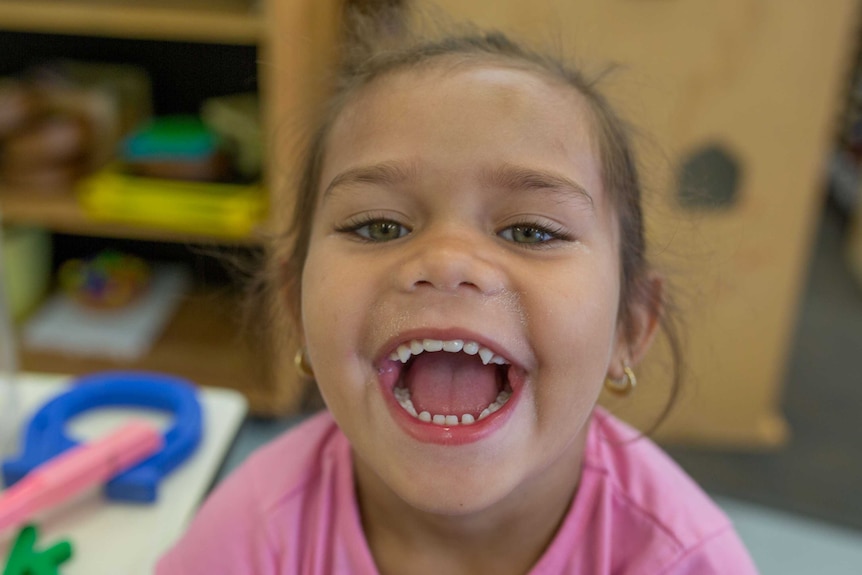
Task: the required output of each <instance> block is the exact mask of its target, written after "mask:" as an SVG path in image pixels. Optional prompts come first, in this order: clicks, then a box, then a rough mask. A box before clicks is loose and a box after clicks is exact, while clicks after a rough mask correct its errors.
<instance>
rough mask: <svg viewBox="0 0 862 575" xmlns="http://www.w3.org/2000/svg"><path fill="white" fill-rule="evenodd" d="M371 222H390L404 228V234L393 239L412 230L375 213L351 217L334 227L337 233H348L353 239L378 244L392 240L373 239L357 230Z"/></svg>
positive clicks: (369, 224)
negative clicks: (344, 222)
mask: <svg viewBox="0 0 862 575" xmlns="http://www.w3.org/2000/svg"><path fill="white" fill-rule="evenodd" d="M372 224H391V225H394V226H398V227H401V228H403V229H404V230H406V233H405V234H403V235H399V236H398V238H393V239H400V238H402V237H404V236H405V235H407V234H409V233H410V232H411V231H413V230H411V229H410V228H408V227H407V226H405V225H404V224H401V223H399V222H397V221H396V220H393V219H392V218H388V217H385V216H382V215H376V214H368V215H364V216H357V217H356V218H353V219H351V220H350V221H348V222H347V223H346V224H344V225H343V226H340V227H338V228H336V229H335V231H336V232H338V233H342V234H349V235H351V236H352V238H353V239H355V240H357V241H361V242H367V243H372V244H379V243H385V242H386V241H392V240H375V239H373V238H370V237H366V236H364V235H362V234H360V233H359V230H361V229H362V228H364V227H368V226H371V225H372Z"/></svg>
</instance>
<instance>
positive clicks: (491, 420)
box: [375, 329, 526, 446]
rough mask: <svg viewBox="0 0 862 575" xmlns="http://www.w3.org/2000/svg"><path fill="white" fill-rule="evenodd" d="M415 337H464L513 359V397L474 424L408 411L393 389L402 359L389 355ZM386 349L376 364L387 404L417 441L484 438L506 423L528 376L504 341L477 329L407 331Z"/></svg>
mask: <svg viewBox="0 0 862 575" xmlns="http://www.w3.org/2000/svg"><path fill="white" fill-rule="evenodd" d="M414 339H419V340H421V339H439V340H453V339H461V340H464V341H475V342H476V343H478V344H479V345H481V346H483V347H487V348H488V349H490V350H491V351H493V352H494V353H495V354H498V355H500V356H502V357H504V358H506V360H507V361H509V362H510V367H509V375H508V378H509V385H510V387H511V388H512V395H511V397H509V400H508V401H507V402H506V403H505V404H504V405H503V407H502V408H500V409H499V410H497V411H495V412H494V413H492V414H491V415H489V416H487V417H485V418H484V419H481V420H479V421H476V422H475V423H473V424H470V425H454V426H445V425H436V424H434V423H430V422H425V421H421V420H419V419H416V418H415V417H413V416H412V415H410V414H409V413H407V412H406V411H404V409H403V408H402V407H401V406H400V405H399V404H398V401H397V400H396V399H395V395H394V393H393V389H394V387H395V386H396V385H397V383H398V378H399V375H400V372H401V367H402V363H401V362H400V361H395V360H391V359H389V355H390V354H391V353H392V351H393V350H395V349H396V348H397V347H398V346H399V345H400V344H402V343H405V342H409V341H411V340H414ZM382 349H383V350H384V351H383V352H382V353H381V354H380V355H379V357H378V359H377V361H376V362H375V365H376V366H377V371H378V374H379V377H378V381H379V382H380V387H381V390H382V393H383V397H384V398H385V402H386V405H387V407H388V408H389V411H390V413H391V414H392V418H393V419H394V420H395V421H396V422H397V423H398V425H399V426H400V427H401V428H402V429H403V430H404V431H405V432H406V433H407V434H408V435H409V436H411V437H412V438H413V439H415V440H417V441H420V442H423V443H435V444H439V445H453V446H455V445H464V444H468V443H474V442H477V441H480V440H482V439H483V438H485V437H487V436H489V435H491V434H493V433H494V432H495V431H497V430H498V429H500V428H501V427H503V426H504V425H505V424H506V422H507V421H508V420H509V418H510V417H511V415H512V413H513V412H514V411H515V408H516V406H517V404H518V402H519V400H520V397H521V393H520V392H521V389H522V388H523V386H524V381H525V379H526V371H525V370H524V368H523V367H521V366H520V365H519V364H518V363H517V362H516V361H515V360H514V359H513V358H512V356H511V355H510V354H509V353H508V352H507V351H506V350H505V349H502V348H501V346H500V345H498V344H496V343H494V342H491V341H488V340H487V339H486V338H484V337H482V336H480V335H477V334H475V333H472V332H469V331H465V330H461V329H421V330H415V331H410V332H403V333H400V334H398V335H397V336H396V337H393V338H391V339H390V340H389V341H388V342H387V343H386V344H385V345H384V346H382Z"/></svg>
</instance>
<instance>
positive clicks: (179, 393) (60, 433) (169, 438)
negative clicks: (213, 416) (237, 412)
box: [3, 372, 203, 503]
mask: <svg viewBox="0 0 862 575" xmlns="http://www.w3.org/2000/svg"><path fill="white" fill-rule="evenodd" d="M100 407H143V408H150V409H157V410H161V411H167V412H169V413H172V414H173V416H174V420H173V425H172V426H171V427H170V428H169V429H168V430H167V431H166V432H165V447H164V449H162V450H161V451H160V452H158V453H156V454H155V455H153V456H151V457H150V458H148V459H146V460H144V461H142V462H141V463H139V464H138V465H136V466H134V467H132V468H131V469H128V470H126V471H124V472H123V473H120V474H118V475H117V476H116V477H114V478H113V479H111V480H110V481H109V482H108V483H107V485H106V487H105V496H106V497H107V498H108V499H112V500H115V501H129V502H137V503H152V502H154V501H155V500H156V498H157V495H158V487H159V483H160V482H161V480H162V479H163V478H164V477H165V476H166V475H168V474H169V473H170V472H171V471H173V470H174V469H175V468H176V467H177V466H178V465H179V464H181V463H182V462H183V461H185V459H186V458H188V457H189V456H190V455H191V454H192V453H193V452H194V451H195V449H197V447H198V445H199V444H200V440H201V432H202V426H203V421H202V420H203V417H202V414H201V406H200V402H199V401H198V398H197V393H196V390H195V387H194V386H193V385H192V384H191V383H189V382H187V381H185V380H183V379H180V378H177V377H171V376H167V375H161V374H155V373H146V372H105V373H98V374H94V375H88V376H84V377H81V378H78V379H76V380H75V381H74V382H73V384H72V387H71V388H70V389H69V390H68V391H65V392H63V393H61V394H60V395H58V396H57V397H55V398H53V399H52V400H50V401H49V402H48V403H46V404H45V405H43V406H42V408H41V409H39V411H38V412H36V414H35V415H33V417H32V418H31V419H30V421H29V423H28V424H27V427H26V430H25V433H24V449H23V453H21V454H20V455H19V457H18V458H17V459H9V460H6V461H5V462H4V463H3V479H4V481H5V483H6V485H7V486H9V485H12V484H13V483H15V482H17V481H18V480H19V479H21V478H22V477H24V476H25V475H26V474H27V473H29V472H30V471H31V470H32V469H33V468H35V467H37V466H39V465H41V464H42V463H44V462H46V461H48V460H49V459H52V458H53V457H56V456H57V455H59V454H60V453H62V452H64V451H66V450H67V449H69V448H70V447H74V446H76V445H78V442H77V441H75V440H73V439H71V438H70V437H69V436H68V435H66V431H65V427H66V423H67V422H68V421H69V420H70V419H72V418H73V417H75V416H77V415H80V414H82V413H85V412H87V411H89V410H91V409H98V408H100Z"/></svg>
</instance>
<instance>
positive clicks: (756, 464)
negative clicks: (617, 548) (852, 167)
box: [222, 208, 862, 575]
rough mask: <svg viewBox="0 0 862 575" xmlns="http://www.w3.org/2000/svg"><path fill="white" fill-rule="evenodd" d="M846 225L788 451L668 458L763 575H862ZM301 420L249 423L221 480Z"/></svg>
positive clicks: (836, 227)
mask: <svg viewBox="0 0 862 575" xmlns="http://www.w3.org/2000/svg"><path fill="white" fill-rule="evenodd" d="M844 225H845V222H844V220H843V218H842V216H841V214H840V213H839V212H838V211H837V210H836V209H834V208H827V209H826V210H825V212H824V215H823V218H822V222H821V225H820V229H819V233H818V237H817V243H816V248H815V251H814V253H813V254H812V262H811V267H810V273H809V278H808V283H807V289H806V292H805V296H804V302H803V307H802V310H801V313H800V317H799V322H798V326H797V335H796V338H795V342H794V346H793V351H792V353H791V359H790V366H789V369H788V375H787V382H786V388H785V389H786V392H785V397H784V410H785V413H786V415H787V419H788V421H789V423H790V426H791V428H792V430H793V437H792V440H791V441H790V443H789V444H788V445H787V446H786V448H784V449H782V450H781V451H777V452H774V453H758V454H741V453H720V452H715V451H701V450H696V449H682V448H673V449H671V450H670V453H671V455H672V456H673V457H674V458H675V459H676V460H677V461H678V462H679V463H680V464H681V465H682V466H683V467H684V468H685V469H686V470H687V471H688V472H689V473H690V474H691V475H692V476H693V477H694V478H695V479H696V480H697V481H698V482H700V484H701V485H703V486H704V487H705V488H706V489H707V491H709V492H710V493H711V494H712V495H713V496H715V498H716V500H717V501H718V503H719V504H720V505H721V506H722V507H723V508H724V509H725V510H726V511H727V512H728V514H729V515H730V517H731V519H732V520H733V521H734V523H735V524H736V526H737V529H738V531H739V533H740V535H741V537H742V538H743V540H744V541H745V543H746V545H747V546H748V548H749V550H750V551H751V554H752V556H753V557H754V560H755V562H756V563H757V565H758V567H759V569H760V570H761V573H762V574H763V575H803V574H804V575H808V574H811V573H818V574H822V575H851V574H852V575H859V574H860V573H862V432H860V430H859V425H858V422H859V421H860V420H862V418H860V417H859V411H860V408H862V375H860V372H862V367H860V365H858V364H857V362H858V361H859V359H860V358H862V287H860V286H859V285H857V284H856V283H854V281H853V279H852V278H851V276H850V274H849V272H848V271H847V270H846V268H845V267H844V265H843V263H842V261H841V249H842V233H843V228H844ZM297 421H298V419H297V418H284V419H281V420H250V421H248V422H246V424H245V425H244V427H243V430H242V432H241V434H240V436H239V437H238V438H237V443H236V445H235V446H234V448H233V450H232V451H231V454H230V456H229V458H228V460H227V462H226V464H225V469H224V470H223V472H222V476H223V474H224V473H225V472H227V471H228V470H230V469H231V468H233V467H235V466H236V465H237V464H238V463H239V462H240V461H242V460H243V459H244V458H245V457H246V456H247V455H248V453H249V452H250V451H251V450H253V449H254V448H255V447H257V446H258V445H261V444H262V443H264V442H266V441H267V440H269V439H271V438H273V437H275V436H276V435H278V434H279V433H281V432H282V431H283V430H285V429H287V428H289V427H290V426H291V425H293V424H295V423H296V422H297Z"/></svg>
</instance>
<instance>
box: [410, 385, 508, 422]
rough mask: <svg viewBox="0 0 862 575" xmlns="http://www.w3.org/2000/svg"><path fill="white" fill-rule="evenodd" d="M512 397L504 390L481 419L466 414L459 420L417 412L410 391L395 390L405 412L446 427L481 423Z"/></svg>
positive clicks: (456, 417) (480, 416) (481, 414)
mask: <svg viewBox="0 0 862 575" xmlns="http://www.w3.org/2000/svg"><path fill="white" fill-rule="evenodd" d="M510 397H512V392H511V391H507V390H503V391H501V392H500V393H498V394H497V398H496V399H495V400H494V401H493V402H492V403H491V405H489V406H488V407H486V408H485V409H483V410H482V412H481V413H480V414H479V417H473V415H472V414H470V413H465V414H464V415H462V416H461V417H460V418H459V417H458V416H457V415H440V414H431V413H429V412H427V411H422V412H417V411H416V407H415V406H414V405H413V401H412V400H411V399H410V390H409V389H407V388H406V387H396V388H395V399H396V400H397V401H398V404H399V405H400V406H401V407H402V408H404V411H406V412H407V413H409V414H410V415H412V416H413V417H415V418H416V419H418V420H419V421H424V422H427V423H433V424H435V425H440V426H446V427H451V426H454V425H472V424H474V423H476V422H477V421H481V420H483V419H485V418H486V417H488V416H489V415H491V414H492V413H494V412H495V411H498V410H499V409H500V408H501V407H503V406H504V405H506V402H507V401H509V398H510Z"/></svg>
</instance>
